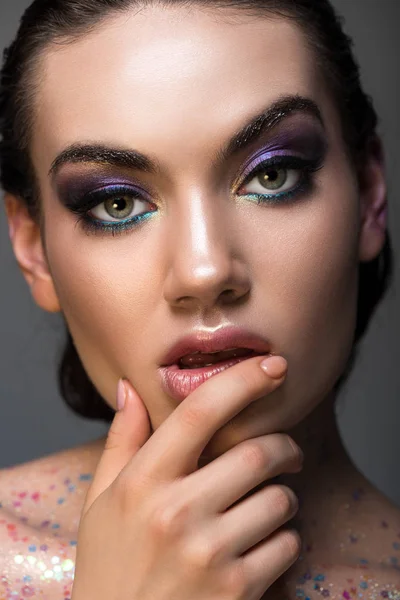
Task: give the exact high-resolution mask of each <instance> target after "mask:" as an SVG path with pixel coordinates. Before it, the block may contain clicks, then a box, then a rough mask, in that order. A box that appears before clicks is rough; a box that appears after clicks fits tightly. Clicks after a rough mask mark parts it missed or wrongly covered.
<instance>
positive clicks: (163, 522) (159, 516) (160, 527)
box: [149, 502, 190, 539]
mask: <svg viewBox="0 0 400 600" xmlns="http://www.w3.org/2000/svg"><path fill="white" fill-rule="evenodd" d="M189 515H190V507H189V506H188V505H187V504H179V505H178V504H173V503H165V502H163V503H162V505H159V506H158V507H156V508H155V509H154V510H153V511H152V512H151V515H150V519H149V520H150V523H149V525H150V529H151V531H152V533H153V535H155V537H156V538H168V539H175V538H177V537H180V536H182V534H183V533H184V531H185V530H186V527H187V524H188V521H189Z"/></svg>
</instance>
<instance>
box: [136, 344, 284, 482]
mask: <svg viewBox="0 0 400 600" xmlns="http://www.w3.org/2000/svg"><path fill="white" fill-rule="evenodd" d="M265 358H266V357H265V356H264V357H260V356H257V357H252V358H249V359H247V360H244V361H242V362H240V363H238V364H236V365H234V366H233V367H230V368H229V369H226V370H225V371H223V372H221V373H219V374H218V375H215V376H214V377H211V378H210V379H208V380H207V381H205V382H204V383H203V384H202V385H201V386H199V387H198V388H197V389H196V390H195V391H194V392H192V393H191V394H189V396H188V397H187V398H186V399H185V400H184V401H183V402H182V403H181V404H180V405H179V406H178V407H177V408H176V409H175V410H174V412H173V413H172V414H171V416H170V417H169V418H168V419H166V420H165V421H164V422H163V423H162V425H160V427H159V428H158V429H157V431H155V432H154V434H153V435H152V439H151V443H150V444H147V445H146V446H144V447H143V448H142V450H141V453H140V454H141V456H140V465H139V464H138V463H135V460H133V461H132V462H131V463H130V465H129V469H130V470H131V472H132V476H134V474H135V473H136V472H137V469H141V470H142V469H144V473H145V474H146V477H149V476H150V477H151V478H153V479H155V480H159V479H165V480H171V479H175V478H177V477H180V476H182V475H187V474H188V473H191V472H193V471H194V470H196V469H197V463H198V460H199V457H200V454H201V452H202V451H203V449H204V447H205V446H206V444H207V442H208V441H209V440H210V438H211V437H212V436H213V435H214V434H215V432H216V431H217V430H218V429H220V428H221V427H222V426H223V425H224V424H225V423H226V422H227V421H229V419H231V418H232V417H233V416H235V415H236V414H238V413H239V412H240V411H241V410H243V408H244V407H245V406H247V404H250V402H252V401H254V400H256V399H257V398H259V397H260V396H262V395H266V394H269V393H271V392H272V391H273V390H275V389H276V388H277V387H278V385H279V384H280V383H281V382H282V380H283V376H284V373H285V371H286V366H287V363H286V360H285V359H284V358H283V357H280V356H279V357H278V356H273V357H270V358H269V360H270V361H273V362H276V363H277V364H280V365H281V371H280V374H281V376H277V377H276V378H275V379H274V378H272V377H271V376H270V375H268V374H267V373H266V372H265V371H264V370H263V369H262V368H260V364H261V362H262V361H263V360H264V359H265Z"/></svg>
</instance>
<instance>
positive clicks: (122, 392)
mask: <svg viewBox="0 0 400 600" xmlns="http://www.w3.org/2000/svg"><path fill="white" fill-rule="evenodd" d="M125 399H126V388H125V384H124V381H123V380H122V379H120V380H119V381H118V389H117V409H118V410H122V409H123V408H124V406H125Z"/></svg>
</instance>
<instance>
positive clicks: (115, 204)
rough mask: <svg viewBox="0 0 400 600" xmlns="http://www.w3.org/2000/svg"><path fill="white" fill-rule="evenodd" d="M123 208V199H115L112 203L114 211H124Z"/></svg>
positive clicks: (124, 202)
mask: <svg viewBox="0 0 400 600" xmlns="http://www.w3.org/2000/svg"><path fill="white" fill-rule="evenodd" d="M124 208H126V200H124V199H123V198H117V200H114V202H113V209H114V210H124Z"/></svg>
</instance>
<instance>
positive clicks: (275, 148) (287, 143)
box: [241, 125, 327, 179]
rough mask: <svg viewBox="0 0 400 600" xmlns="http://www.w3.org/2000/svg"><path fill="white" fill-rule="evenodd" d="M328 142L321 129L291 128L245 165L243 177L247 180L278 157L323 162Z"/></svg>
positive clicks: (265, 146) (264, 147)
mask: <svg viewBox="0 0 400 600" xmlns="http://www.w3.org/2000/svg"><path fill="white" fill-rule="evenodd" d="M326 150H327V142H326V139H325V136H324V135H323V134H322V132H321V130H320V128H319V127H318V128H317V127H313V126H311V127H310V126H308V127H305V126H304V125H303V126H299V127H293V128H289V129H287V130H285V131H283V132H281V133H279V134H278V135H277V136H275V137H274V138H273V139H271V140H270V141H269V142H268V143H267V144H265V145H264V146H263V147H262V148H260V149H259V150H258V151H257V153H256V154H253V156H252V157H251V158H250V159H249V160H248V161H247V162H246V163H245V166H244V168H243V171H242V174H241V177H242V178H243V179H245V178H246V177H247V176H248V175H249V174H250V173H251V172H252V171H253V170H254V169H256V168H257V167H258V165H260V164H262V163H264V162H266V161H269V160H272V161H273V159H274V158H276V157H282V156H283V157H285V156H287V157H297V158H300V159H303V160H306V161H307V160H308V161H311V162H317V161H322V159H323V157H324V155H325V153H326Z"/></svg>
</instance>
